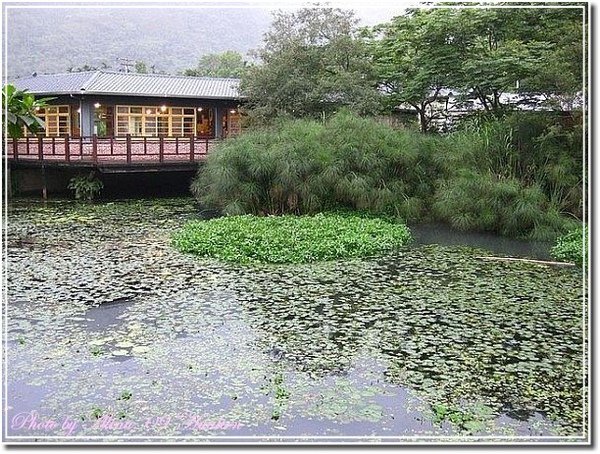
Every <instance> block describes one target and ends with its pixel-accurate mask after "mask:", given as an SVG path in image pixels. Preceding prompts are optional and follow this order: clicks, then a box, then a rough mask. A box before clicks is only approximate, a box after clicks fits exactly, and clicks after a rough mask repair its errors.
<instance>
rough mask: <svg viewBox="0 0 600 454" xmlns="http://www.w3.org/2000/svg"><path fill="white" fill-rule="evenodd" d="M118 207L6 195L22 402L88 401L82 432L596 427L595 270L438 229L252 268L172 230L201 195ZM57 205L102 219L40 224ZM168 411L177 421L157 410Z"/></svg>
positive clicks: (11, 341)
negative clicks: (111, 425) (591, 356)
mask: <svg viewBox="0 0 600 454" xmlns="http://www.w3.org/2000/svg"><path fill="white" fill-rule="evenodd" d="M107 205H108V204H102V205H76V204H74V203H70V204H66V203H52V202H49V203H48V204H47V205H42V204H35V203H22V204H19V203H13V204H12V205H11V206H10V207H9V219H8V231H7V235H8V257H7V280H8V290H7V291H8V306H7V311H8V333H7V339H8V343H7V350H6V357H7V362H8V363H7V365H8V368H7V380H8V389H9V392H8V395H7V404H8V405H9V406H10V407H11V410H9V417H10V416H11V415H12V414H14V413H15V412H19V411H23V409H31V408H36V409H37V410H38V411H39V412H40V413H44V414H46V415H48V416H51V417H55V418H57V419H60V418H63V417H64V416H67V415H68V416H72V417H74V418H78V416H77V415H85V416H83V417H82V418H84V420H82V424H81V427H79V428H78V432H77V433H76V434H75V435H78V436H82V435H90V436H92V435H93V436H102V435H110V434H107V433H106V432H102V431H101V430H99V429H97V428H96V429H94V428H93V425H92V422H91V421H90V417H91V420H95V419H97V418H100V417H101V416H102V415H113V417H114V418H116V419H117V420H120V419H123V418H124V420H125V421H127V422H128V423H135V422H136V421H137V422H138V425H137V426H135V427H134V428H133V429H131V430H130V431H129V432H127V433H126V435H132V436H133V435H135V436H138V437H144V436H186V437H193V436H195V435H198V434H204V435H206V434H207V433H210V435H215V436H223V435H235V436H238V435H248V436H255V435H261V436H268V435H272V436H282V435H293V436H296V435H298V436H300V435H305V434H310V435H314V436H328V435H332V434H342V435H367V436H373V437H382V436H397V437H402V438H405V439H406V438H410V439H413V438H414V437H424V436H432V435H435V436H440V437H446V438H448V439H456V437H461V436H464V435H470V434H475V435H493V436H497V437H498V438H499V439H506V437H514V436H529V437H532V436H539V435H544V436H569V437H572V439H581V438H583V437H585V433H586V430H587V428H586V426H585V420H584V418H583V416H584V413H583V411H582V410H583V409H585V408H586V407H585V406H586V405H587V402H585V401H584V396H585V395H586V386H587V382H586V371H585V370H584V367H585V362H584V357H583V353H584V352H583V348H584V339H585V330H586V329H587V326H586V325H585V324H584V321H585V320H584V319H582V314H583V313H584V311H583V309H584V306H583V304H584V299H585V298H586V297H587V295H585V294H584V290H585V289H584V287H583V286H582V279H583V276H582V270H581V269H578V268H575V267H572V268H562V267H561V268H558V267H548V266H544V265H538V264H531V263H517V262H490V261H482V260H478V259H477V257H478V256H481V255H485V254H483V251H481V250H476V249H471V248H465V247H444V246H436V245H431V246H420V247H414V248H410V249H403V250H401V251H399V252H396V253H394V255H389V256H386V257H383V258H379V259H368V260H364V259H351V260H345V261H336V262H321V263H311V264H290V265H285V264H282V265H278V266H276V267H274V266H272V265H254V266H251V267H248V266H238V265H234V264H228V263H223V262H217V261H215V260H212V259H199V258H197V257H193V256H189V255H187V254H182V253H179V252H177V251H176V250H174V249H173V248H172V247H171V246H170V244H169V238H170V235H171V233H172V232H173V231H175V230H176V229H178V228H180V227H181V226H182V225H183V224H184V223H185V222H187V221H189V220H193V219H194V217H195V212H194V209H193V205H192V204H190V203H189V201H187V200H179V201H177V200H166V201H164V202H163V201H161V202H152V203H151V202H144V203H142V202H131V203H113V204H110V205H108V206H107ZM58 213H61V215H63V216H70V215H72V214H74V213H79V214H82V215H83V214H85V215H86V216H89V217H91V218H94V219H96V221H94V222H91V223H90V222H84V223H58V224H54V225H50V224H48V223H44V222H43V220H44V219H45V218H51V217H53V216H55V215H57V214H58ZM24 238H27V239H28V241H29V243H27V244H28V245H25V244H24V243H23V241H22V240H23V239H24ZM94 352H96V353H97V354H95V353H94ZM65 383H77V386H64V385H65ZM125 392H127V393H131V395H129V394H127V395H129V398H124V396H125V394H124V393H125ZM133 396H135V397H133ZM197 415H205V416H206V417H210V418H212V419H214V420H219V418H221V419H223V420H224V421H230V422H234V423H237V424H239V427H238V428H236V429H235V430H234V429H230V430H227V429H215V430H213V431H208V432H207V431H206V430H204V431H203V430H202V429H199V427H201V426H200V425H199V423H198V424H187V425H186V422H189V421H190V418H193V417H195V416H197ZM165 416H170V417H171V418H173V420H176V421H177V422H179V423H180V424H179V426H177V425H176V424H174V423H173V424H150V425H148V426H146V425H145V424H144V422H145V421H147V420H150V421H162V420H161V419H160V418H164V417H165ZM11 435H19V436H23V435H31V436H32V437H35V438H40V437H42V436H44V435H51V434H48V433H41V432H39V431H38V432H35V431H32V432H27V433H23V432H18V431H16V432H13V433H11ZM453 437H454V438H453Z"/></svg>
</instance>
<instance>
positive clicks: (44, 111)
mask: <svg viewBox="0 0 600 454" xmlns="http://www.w3.org/2000/svg"><path fill="white" fill-rule="evenodd" d="M35 114H36V115H37V116H38V117H40V118H41V119H42V120H43V121H44V124H45V126H46V127H45V129H44V134H45V135H46V137H59V136H68V135H69V134H70V132H71V107H70V106H46V107H41V108H40V109H39V110H38V111H36V113H35Z"/></svg>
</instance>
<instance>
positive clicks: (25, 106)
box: [2, 84, 54, 139]
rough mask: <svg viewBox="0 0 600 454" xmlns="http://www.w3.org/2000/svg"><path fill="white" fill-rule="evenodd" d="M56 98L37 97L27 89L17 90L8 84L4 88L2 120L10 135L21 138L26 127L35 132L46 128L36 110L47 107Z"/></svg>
mask: <svg viewBox="0 0 600 454" xmlns="http://www.w3.org/2000/svg"><path fill="white" fill-rule="evenodd" d="M52 99H54V98H40V99H35V96H33V95H32V94H31V93H27V91H26V90H17V88H16V87H15V86H14V85H11V84H8V85H6V86H5V87H4V88H3V89H2V107H3V109H2V122H3V123H4V124H5V125H6V129H7V132H8V135H9V137H11V138H13V139H14V138H19V137H21V136H22V135H23V132H24V128H27V130H28V131H30V132H31V133H33V134H35V133H36V132H38V131H39V130H40V129H44V127H45V125H44V121H43V120H42V119H41V118H40V117H38V116H37V115H36V110H38V109H39V108H41V107H45V106H46V105H47V104H46V103H47V102H48V101H50V100H52Z"/></svg>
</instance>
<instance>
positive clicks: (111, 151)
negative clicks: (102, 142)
mask: <svg viewBox="0 0 600 454" xmlns="http://www.w3.org/2000/svg"><path fill="white" fill-rule="evenodd" d="M113 139H114V137H113V136H110V155H111V156H112V155H113V154H114V143H113Z"/></svg>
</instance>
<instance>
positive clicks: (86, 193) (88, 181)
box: [67, 172, 104, 201]
mask: <svg viewBox="0 0 600 454" xmlns="http://www.w3.org/2000/svg"><path fill="white" fill-rule="evenodd" d="M67 187H68V188H69V189H71V190H73V191H74V192H75V198H76V199H77V200H87V201H91V200H94V198H95V197H96V196H98V195H99V194H100V191H102V189H103V188H104V183H102V181H100V180H99V179H98V178H97V177H96V176H95V174H94V172H90V174H89V175H87V176H85V175H78V176H76V177H73V178H71V180H70V181H69V185H68V186H67Z"/></svg>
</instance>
